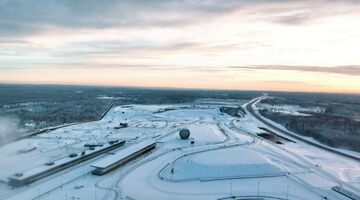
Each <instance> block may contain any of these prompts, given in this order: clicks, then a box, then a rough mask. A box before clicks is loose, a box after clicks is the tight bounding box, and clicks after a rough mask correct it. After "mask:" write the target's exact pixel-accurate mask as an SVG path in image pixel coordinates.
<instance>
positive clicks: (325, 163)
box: [0, 97, 360, 200]
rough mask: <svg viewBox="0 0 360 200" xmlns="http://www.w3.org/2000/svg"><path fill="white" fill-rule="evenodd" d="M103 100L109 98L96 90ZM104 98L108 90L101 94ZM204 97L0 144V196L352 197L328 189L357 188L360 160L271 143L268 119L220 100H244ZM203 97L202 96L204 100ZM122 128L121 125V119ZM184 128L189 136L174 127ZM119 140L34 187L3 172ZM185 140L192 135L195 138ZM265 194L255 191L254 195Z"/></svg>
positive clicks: (120, 111)
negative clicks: (119, 158)
mask: <svg viewBox="0 0 360 200" xmlns="http://www.w3.org/2000/svg"><path fill="white" fill-rule="evenodd" d="M101 98H105V97H101ZM106 98H108V97H106ZM218 101H219V100H216V101H215V100H213V99H205V100H201V101H199V102H197V103H196V105H127V106H119V107H115V108H113V109H111V110H110V111H109V113H108V114H107V115H106V116H105V117H104V118H103V119H102V120H100V121H94V122H88V123H83V124H78V125H73V126H69V127H64V128H60V129H57V130H54V131H51V132H48V133H44V134H41V135H38V136H35V137H32V138H28V139H24V140H20V141H16V142H13V143H10V144H8V145H5V146H2V147H0V160H1V161H0V181H1V182H0V199H15V200H16V199H19V200H26V199H49V200H53V199H86V200H92V199H95V200H96V199H220V198H230V197H233V196H234V197H237V198H238V199H249V198H252V197H254V198H255V197H259V199H294V200H302V199H304V200H309V199H324V197H326V198H327V199H344V200H346V199H348V198H347V197H345V196H343V195H341V194H340V193H337V192H335V191H333V190H332V189H331V188H332V187H333V186H339V185H340V184H345V185H346V186H347V187H348V186H349V187H351V189H352V191H354V190H355V191H356V190H357V191H358V190H359V188H360V165H359V163H358V162H356V161H353V160H350V159H347V158H342V157H339V156H336V155H334V154H332V153H329V152H325V151H324V150H320V149H317V148H315V147H312V146H309V145H306V144H303V143H301V142H296V143H293V142H287V143H284V144H275V143H273V142H271V141H267V140H264V139H262V138H259V137H258V136H257V133H260V132H263V130H261V129H259V127H264V125H263V124H261V123H260V122H259V121H257V120H256V118H254V117H252V116H251V115H250V114H247V115H246V116H245V117H244V118H234V117H231V116H228V115H226V114H221V113H220V112H219V106H221V105H229V106H232V105H234V106H237V105H239V104H242V103H244V102H236V101H234V100H231V101H226V102H218ZM201 102H205V103H203V104H201ZM120 122H121V123H127V124H128V127H126V128H118V127H119V123H120ZM181 128H188V129H189V130H190V132H191V135H190V139H189V140H181V139H180V138H179V136H178V131H179V130H180V129H181ZM113 140H125V141H126V144H125V146H124V147H120V148H118V149H116V150H113V151H111V152H108V153H104V154H102V155H100V156H98V157H96V158H93V159H91V160H88V161H85V162H83V163H80V164H77V165H75V166H72V167H70V168H68V169H65V170H63V171H61V172H57V173H56V174H53V175H51V176H48V177H46V178H43V179H41V180H38V181H36V182H34V183H32V184H30V185H26V186H22V187H18V188H13V187H10V186H9V185H8V184H7V181H8V177H9V176H11V175H13V174H15V173H19V172H26V171H28V170H32V169H37V168H39V167H40V168H41V167H42V166H44V164H45V163H47V162H49V161H54V160H58V159H64V158H67V157H68V155H69V154H71V153H81V152H82V151H84V150H85V151H87V150H88V147H84V144H107V143H108V142H109V141H113ZM144 140H155V141H156V142H157V144H156V148H155V149H153V150H151V151H150V152H147V153H145V154H143V155H141V156H140V157H138V158H136V159H134V160H131V161H130V162H128V163H126V164H124V165H122V166H121V167H119V168H118V169H116V170H114V171H111V172H109V173H108V174H106V175H103V176H95V175H92V174H91V171H92V170H94V168H93V167H91V165H92V164H94V163H96V162H97V161H99V160H101V159H104V158H106V157H108V156H110V155H112V154H114V153H116V152H121V151H122V150H123V148H127V147H129V146H131V145H133V144H134V143H138V142H141V141H144ZM190 141H194V143H193V144H191V142H190ZM260 197H261V198H260Z"/></svg>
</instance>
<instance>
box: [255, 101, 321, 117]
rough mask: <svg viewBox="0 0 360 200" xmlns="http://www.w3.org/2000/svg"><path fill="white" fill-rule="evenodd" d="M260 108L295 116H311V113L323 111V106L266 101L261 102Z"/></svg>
mask: <svg viewBox="0 0 360 200" xmlns="http://www.w3.org/2000/svg"><path fill="white" fill-rule="evenodd" d="M258 108H259V109H268V110H270V111H271V112H278V113H283V114H286V115H295V116H311V114H309V113H323V112H324V111H325V108H323V107H301V106H299V105H286V104H285V105H270V104H266V103H259V104H258Z"/></svg>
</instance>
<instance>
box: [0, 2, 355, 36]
mask: <svg viewBox="0 0 360 200" xmlns="http://www.w3.org/2000/svg"><path fill="white" fill-rule="evenodd" d="M339 2H341V4H342V5H343V4H345V5H350V6H353V5H358V4H356V3H355V2H356V1H351V0H347V1H332V2H325V3H324V1H322V0H314V1H309V0H302V1H284V0H207V1H203V0H174V1H167V0H147V1H143V0H128V1H125V0H123V1H122V0H107V1H98V0H77V1H73V0H38V1H28V0H0V27H1V29H0V36H3V37H5V36H6V37H14V36H21V35H27V34H35V33H38V32H41V31H43V30H47V29H51V28H54V27H65V28H72V29H84V28H85V29H103V28H111V27H123V28H124V27H125V28H134V27H136V28H146V27H179V26H186V25H189V24H194V23H199V22H204V23H206V22H209V21H211V20H212V19H214V18H217V17H220V16H223V15H229V14H231V13H234V12H241V13H243V14H245V15H251V16H255V19H258V20H263V21H268V22H278V23H283V24H302V23H303V22H304V21H310V20H311V19H316V18H319V17H323V16H326V15H328V14H332V13H336V12H339V11H340V12H342V11H344V10H343V9H342V8H338V9H337V7H336V6H337V5H338V4H339ZM350 6H348V7H346V9H347V10H348V9H349V7H350ZM350 8H351V7H350ZM299 10H300V11H301V12H299ZM294 11H296V12H294ZM238 20H243V17H241V16H240V17H239V19H238Z"/></svg>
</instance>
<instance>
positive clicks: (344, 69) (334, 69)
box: [229, 65, 360, 76]
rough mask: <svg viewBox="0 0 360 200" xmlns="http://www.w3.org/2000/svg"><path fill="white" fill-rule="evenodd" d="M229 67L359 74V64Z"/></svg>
mask: <svg viewBox="0 0 360 200" xmlns="http://www.w3.org/2000/svg"><path fill="white" fill-rule="evenodd" d="M229 68H231V69H246V70H289V71H302V72H320V73H331V74H342V75H349V76H360V65H345V66H331V67H324V66H288V65H254V66H230V67H229Z"/></svg>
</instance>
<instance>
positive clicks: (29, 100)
mask: <svg viewBox="0 0 360 200" xmlns="http://www.w3.org/2000/svg"><path fill="white" fill-rule="evenodd" d="M0 94H1V95H0V128H1V127H3V129H6V131H7V132H9V129H10V132H11V133H9V134H22V133H27V132H32V131H35V130H38V129H41V128H45V127H50V126H57V125H61V124H66V123H73V122H85V121H92V120H97V119H99V118H100V117H101V115H102V114H103V113H104V112H105V111H106V110H107V108H109V106H110V105H111V104H112V103H114V104H116V105H123V104H178V103H189V102H198V103H201V102H202V101H198V100H199V99H204V100H208V99H212V101H215V102H216V99H222V100H223V99H231V100H232V101H235V102H236V101H237V100H238V101H239V104H240V103H241V102H243V101H244V100H248V99H251V98H254V97H256V96H259V95H261V93H260V92H247V91H219V90H217V91H208V90H177V89H149V88H146V89H145V88H126V87H96V86H64V85H6V84H2V85H0ZM205 102H207V103H209V102H208V101H205ZM2 119H3V120H2ZM9 121H10V123H9ZM5 124H6V125H5ZM15 129H16V132H17V133H14V132H15ZM1 137H5V136H1V135H0V140H1ZM3 141H4V139H3Z"/></svg>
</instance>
